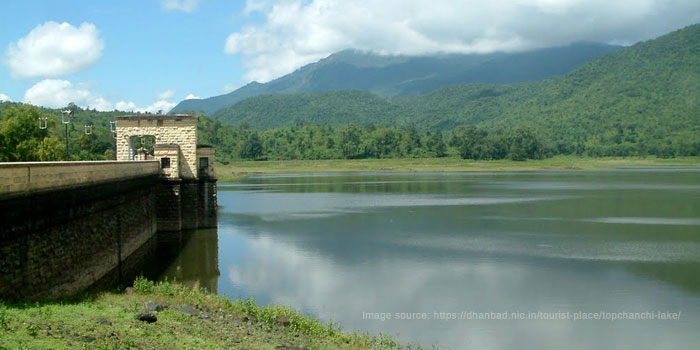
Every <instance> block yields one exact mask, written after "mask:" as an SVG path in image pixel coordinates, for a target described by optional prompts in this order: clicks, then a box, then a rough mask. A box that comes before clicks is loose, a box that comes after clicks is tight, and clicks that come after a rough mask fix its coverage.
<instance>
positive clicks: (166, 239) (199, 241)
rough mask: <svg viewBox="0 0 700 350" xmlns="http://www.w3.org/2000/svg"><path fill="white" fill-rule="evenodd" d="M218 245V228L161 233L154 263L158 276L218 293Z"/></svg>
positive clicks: (156, 276)
mask: <svg viewBox="0 0 700 350" xmlns="http://www.w3.org/2000/svg"><path fill="white" fill-rule="evenodd" d="M218 254H219V247H218V231H217V229H216V228H213V229H204V230H196V231H188V232H159V233H158V252H157V254H156V255H155V259H154V262H153V263H154V264H155V265H158V266H160V269H159V273H158V274H156V275H153V277H155V278H158V279H165V278H168V279H169V280H172V279H175V280H177V281H178V282H180V283H183V284H185V285H187V286H190V287H198V288H206V289H207V290H209V291H211V292H214V293H216V292H217V291H218V280H219V255H218Z"/></svg>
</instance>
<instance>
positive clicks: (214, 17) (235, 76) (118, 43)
mask: <svg viewBox="0 0 700 350" xmlns="http://www.w3.org/2000/svg"><path fill="white" fill-rule="evenodd" d="M1 6H2V11H0V48H2V50H3V51H5V50H6V49H7V47H8V45H10V43H12V42H16V41H17V40H18V39H20V38H22V37H25V36H26V35H27V34H28V33H29V32H31V31H32V30H33V29H34V28H35V27H36V26H37V25H40V24H43V23H45V22H48V21H55V22H58V23H61V22H68V23H70V24H72V25H73V26H79V25H80V24H81V23H83V22H88V23H93V24H94V25H95V26H96V28H97V30H98V33H99V37H100V38H101V39H102V40H103V42H104V49H103V51H102V57H101V59H100V60H99V61H97V62H95V63H94V64H92V65H91V66H90V67H87V68H86V69H84V70H82V71H80V72H78V73H74V74H66V75H61V76H59V77H53V78H52V79H54V78H55V79H65V80H68V81H71V82H72V83H73V84H77V83H83V84H85V85H86V88H88V89H89V90H90V91H91V92H93V93H94V94H96V95H99V96H102V97H103V98H104V99H106V100H108V101H113V103H116V102H117V101H133V102H134V103H135V104H136V105H137V106H148V105H150V104H151V103H153V102H154V101H156V100H157V99H158V95H159V94H161V93H163V92H166V91H169V90H170V91H173V92H174V95H173V96H172V97H170V98H169V100H172V101H180V100H182V99H184V98H185V97H186V96H187V95H188V94H194V95H197V96H213V95H218V94H222V93H223V92H224V87H225V86H227V85H233V86H236V85H240V84H241V83H242V82H241V76H242V74H243V68H242V67H241V64H240V59H239V58H238V57H236V56H234V55H228V54H226V53H225V52H224V44H225V40H226V37H227V36H228V35H229V34H230V33H232V32H235V31H236V30H239V29H240V28H241V26H242V25H243V24H244V23H246V22H249V21H252V20H254V19H253V18H251V17H252V16H241V15H239V14H240V13H241V11H242V10H243V7H244V6H245V3H244V2H241V1H228V2H214V1H202V2H200V3H199V6H198V7H197V8H196V10H193V11H191V12H183V11H177V10H170V11H169V10H166V9H164V8H163V6H162V5H161V2H160V1H148V0H141V1H94V0H83V1H59V0H41V1H33V0H22V1H3V4H2V5H1ZM43 79H44V77H28V78H19V79H17V78H13V77H12V76H11V74H10V70H9V69H7V68H6V67H2V68H0V93H3V94H6V95H8V96H9V97H10V98H11V99H12V100H14V101H22V100H23V98H24V93H25V91H26V90H27V89H29V88H30V87H31V86H33V85H34V84H36V83H38V82H40V81H41V80H43Z"/></svg>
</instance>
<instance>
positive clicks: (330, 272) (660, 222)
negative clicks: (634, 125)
mask: <svg viewBox="0 0 700 350" xmlns="http://www.w3.org/2000/svg"><path fill="white" fill-rule="evenodd" d="M218 198H219V205H220V211H219V228H218V231H217V230H204V231H198V232H196V233H195V234H194V236H193V237H192V238H191V239H189V240H188V241H186V243H185V244H184V246H183V247H181V248H182V249H181V251H180V252H179V255H178V256H177V258H176V259H175V262H174V263H173V264H172V266H170V267H169V268H168V270H167V272H166V275H167V276H170V277H173V276H176V277H177V278H178V279H179V280H181V281H185V282H187V283H190V284H198V285H200V286H203V287H207V288H209V289H211V290H215V291H217V292H218V293H219V294H222V295H227V296H230V297H239V296H240V297H252V296H254V297H255V298H256V299H257V300H258V302H261V303H281V304H285V305H289V306H292V307H294V308H297V309H299V310H302V311H304V312H307V313H310V314H313V315H315V316H317V317H319V318H321V319H323V320H334V321H338V322H340V323H341V324H342V325H343V328H344V329H346V330H361V331H370V332H372V333H379V332H382V333H386V334H390V335H393V336H395V337H396V338H397V339H399V340H401V341H404V342H408V341H411V342H420V343H422V344H424V345H431V344H432V345H439V346H449V347H451V348H453V349H513V348H518V349H591V348H599V349H610V348H639V349H694V348H698V347H699V346H700V171H698V170H692V169H682V168H665V169H620V170H610V171H560V172H540V173H474V174H428V173H426V174H359V175H357V174H354V175H288V176H257V177H250V178H247V179H244V180H242V181H240V182H236V183H220V184H219V197H218ZM463 312H465V313H463ZM484 312H486V313H488V312H497V313H503V312H507V313H508V314H509V317H512V316H511V315H512V314H511V313H513V312H518V313H520V312H522V313H524V314H525V315H527V313H529V312H533V313H537V312H542V313H556V312H561V313H566V312H569V313H570V316H568V317H574V314H575V313H577V312H586V313H590V312H611V313H613V312H614V313H619V312H628V313H632V312H638V313H642V312H652V313H654V314H655V315H658V314H656V313H657V312H680V318H679V319H677V320H658V319H657V320H618V321H611V320H573V319H556V320H551V319H525V320H513V319H510V320H483V319H473V318H476V317H477V316H478V315H475V314H474V313H484ZM363 313H364V314H363ZM366 313H391V314H392V319H391V320H384V321H382V320H372V319H368V318H367V314H366ZM395 313H426V314H427V316H428V318H429V319H428V320H415V319H414V320H396V319H394V316H395ZM436 313H454V314H457V317H462V316H466V317H467V318H469V317H471V318H472V319H464V320H460V319H457V320H440V319H436V318H437V316H439V314H436ZM547 315H551V314H547ZM542 316H545V315H542ZM526 317H527V316H526ZM562 317H564V316H559V318H562Z"/></svg>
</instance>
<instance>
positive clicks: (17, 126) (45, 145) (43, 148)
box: [0, 105, 63, 162]
mask: <svg viewBox="0 0 700 350" xmlns="http://www.w3.org/2000/svg"><path fill="white" fill-rule="evenodd" d="M40 117H42V118H43V117H45V116H44V114H43V113H42V112H41V110H39V109H38V108H36V107H34V106H30V105H19V106H12V107H10V108H8V109H6V110H5V111H4V112H3V118H2V120H0V135H2V137H0V161H6V162H21V161H37V160H59V159H61V156H59V154H61V152H62V148H63V145H62V143H61V142H60V141H58V140H56V139H53V138H51V137H49V135H48V131H47V130H48V129H40V128H39V125H38V124H39V118H40Z"/></svg>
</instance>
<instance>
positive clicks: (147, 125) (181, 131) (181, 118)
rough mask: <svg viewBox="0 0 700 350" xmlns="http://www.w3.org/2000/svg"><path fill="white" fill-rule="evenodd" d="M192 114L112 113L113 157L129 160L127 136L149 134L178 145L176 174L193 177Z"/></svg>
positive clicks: (194, 135) (159, 141)
mask: <svg viewBox="0 0 700 350" xmlns="http://www.w3.org/2000/svg"><path fill="white" fill-rule="evenodd" d="M198 119H199V118H197V117H196V116H192V115H185V114H174V115H129V116H120V117H116V118H115V120H116V122H117V126H116V130H117V136H116V137H117V140H116V141H117V160H120V161H122V160H123V161H128V160H131V159H132V157H131V151H130V149H131V145H130V140H131V139H132V137H134V136H141V135H152V136H154V137H155V143H156V144H171V145H178V146H179V158H181V161H179V162H178V164H179V174H180V177H182V178H190V179H193V178H197V177H198V174H197V121H198Z"/></svg>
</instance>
